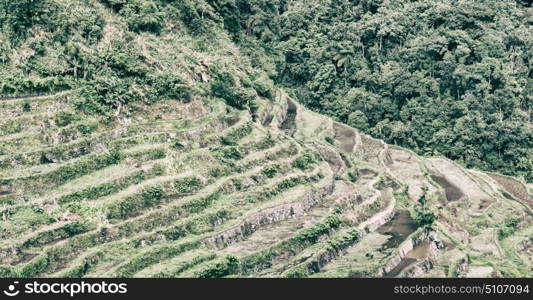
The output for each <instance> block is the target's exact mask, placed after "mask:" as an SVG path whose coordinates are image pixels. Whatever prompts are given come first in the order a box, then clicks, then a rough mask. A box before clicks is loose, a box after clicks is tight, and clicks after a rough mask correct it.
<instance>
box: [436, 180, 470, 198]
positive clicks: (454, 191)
mask: <svg viewBox="0 0 533 300" xmlns="http://www.w3.org/2000/svg"><path fill="white" fill-rule="evenodd" d="M431 179H433V181H435V182H436V183H438V184H439V185H440V186H441V187H442V188H443V189H444V192H445V193H446V200H447V201H457V200H459V199H461V198H462V197H463V196H464V194H463V192H461V190H460V189H459V188H458V187H456V186H455V185H454V184H452V183H451V182H449V181H448V180H447V179H446V178H444V177H442V176H438V175H431Z"/></svg>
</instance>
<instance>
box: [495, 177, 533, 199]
mask: <svg viewBox="0 0 533 300" xmlns="http://www.w3.org/2000/svg"><path fill="white" fill-rule="evenodd" d="M488 175H489V176H490V178H492V179H494V180H495V181H496V182H497V183H498V184H500V185H501V186H503V187H504V188H505V189H506V190H507V192H509V193H511V195H513V196H515V197H516V198H518V199H520V200H522V201H526V202H528V203H529V204H530V205H531V204H533V199H531V198H529V196H528V193H527V190H526V188H525V187H524V186H523V185H522V184H520V182H517V181H516V180H514V179H511V178H509V177H505V176H500V175H496V174H488ZM504 196H505V197H506V198H509V197H507V196H506V195H505V194H504Z"/></svg>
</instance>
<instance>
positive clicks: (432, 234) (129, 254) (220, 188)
mask: <svg viewBox="0 0 533 300" xmlns="http://www.w3.org/2000/svg"><path fill="white" fill-rule="evenodd" d="M213 2H214V1H200V0H198V1H195V0H187V1H155V0H154V1H125V0H124V1H122V0H102V1H96V0H90V1H78V0H69V1H55V0H39V1H26V2H24V3H25V4H27V5H19V6H17V5H15V6H13V7H12V6H10V5H11V4H10V3H2V4H1V5H2V6H0V20H1V21H2V31H0V42H1V43H0V47H1V50H2V51H1V52H0V66H2V68H0V211H1V217H2V220H1V221H0V276H2V277H37V276H43V277H226V276H228V277H232V276H238V277H241V276H242V277H245V276H252V277H309V276H316V277H320V276H325V277H365V276H373V277H374V276H375V277H395V276H400V277H403V276H408V277H422V276H428V277H431V276H439V277H445V276H449V277H457V276H471V277H485V276H504V277H517V276H527V277H531V276H532V274H533V269H532V268H533V261H532V257H533V256H532V255H531V254H532V253H531V252H532V248H531V246H532V240H531V236H532V231H533V226H532V216H531V206H532V205H533V200H532V198H533V197H532V190H531V186H526V185H525V184H524V183H523V182H522V181H521V180H518V179H516V178H513V177H507V176H502V175H498V174H493V173H486V172H481V171H477V170H469V169H465V168H463V167H461V166H460V165H458V164H456V163H454V162H453V161H450V160H447V159H445V158H442V157H421V156H419V155H416V154H415V153H413V152H411V151H409V150H406V149H404V148H400V147H397V146H392V145H388V144H386V143H384V142H383V141H381V140H377V139H374V138H371V137H370V136H367V135H365V134H363V133H361V132H360V131H358V130H356V129H354V128H351V127H349V126H347V125H344V124H341V123H338V122H335V121H333V120H332V119H330V118H329V117H326V116H323V115H320V114H317V113H315V112H311V111H310V110H308V109H306V108H305V107H304V106H302V105H300V104H299V101H298V99H293V98H291V97H289V96H288V95H287V94H286V93H285V92H284V91H283V89H281V88H279V87H276V86H275V85H274V83H273V81H272V80H270V79H269V76H268V75H267V73H268V72H267V71H265V70H263V69H261V68H259V67H257V66H255V67H254V64H253V61H254V59H251V58H250V57H249V56H248V54H246V53H243V52H241V51H245V50H243V48H241V47H239V46H237V44H236V43H235V42H234V40H233V39H232V37H231V36H230V34H231V31H230V30H229V29H228V26H229V25H231V20H230V19H228V18H224V17H222V16H221V14H222V12H223V11H224V7H218V6H216V5H212V3H213ZM221 11H222V12H221ZM29 15H31V16H32V18H30V19H31V20H30V21H27V22H26V21H24V20H26V19H24V18H18V17H19V16H29ZM28 94H31V95H28Z"/></svg>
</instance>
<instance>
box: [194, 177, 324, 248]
mask: <svg viewBox="0 0 533 300" xmlns="http://www.w3.org/2000/svg"><path fill="white" fill-rule="evenodd" d="M333 188H334V183H333V181H328V183H327V184H326V186H324V187H321V188H318V189H313V190H311V191H309V192H307V193H306V194H305V196H303V197H301V198H300V200H299V201H298V202H294V203H287V204H282V205H278V206H275V207H271V208H267V209H264V210H262V211H260V212H259V213H256V214H254V215H252V216H250V217H247V218H246V220H245V221H244V222H243V223H241V224H240V225H237V226H235V227H233V228H230V229H228V230H226V231H224V232H222V233H219V234H216V235H214V236H211V237H209V238H207V239H206V240H205V244H207V245H208V246H210V247H214V248H217V249H222V248H224V247H226V246H228V245H229V244H232V243H235V242H239V241H242V240H243V239H244V238H245V237H246V236H249V235H250V234H252V233H254V232H255V231H256V230H257V229H259V228H260V227H261V226H265V225H268V224H272V223H274V222H279V221H283V220H286V219H288V218H293V217H298V216H303V215H305V213H306V212H307V211H308V210H309V209H310V208H312V207H313V206H315V205H317V204H318V203H319V202H320V201H322V200H323V199H324V197H326V196H327V195H330V194H331V193H332V192H333Z"/></svg>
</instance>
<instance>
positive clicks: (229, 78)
mask: <svg viewBox="0 0 533 300" xmlns="http://www.w3.org/2000/svg"><path fill="white" fill-rule="evenodd" d="M211 92H212V93H213V95H214V96H215V97H219V98H222V99H224V101H226V103H227V104H228V105H230V106H233V107H235V108H237V109H246V108H249V105H250V103H252V102H253V101H254V100H255V98H256V97H257V93H256V92H255V90H253V89H246V88H243V87H238V86H237V85H236V82H235V78H234V77H233V75H232V74H230V73H227V72H223V73H219V74H218V75H217V77H216V78H215V80H214V81H213V83H212V84H211Z"/></svg>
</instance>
